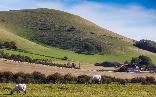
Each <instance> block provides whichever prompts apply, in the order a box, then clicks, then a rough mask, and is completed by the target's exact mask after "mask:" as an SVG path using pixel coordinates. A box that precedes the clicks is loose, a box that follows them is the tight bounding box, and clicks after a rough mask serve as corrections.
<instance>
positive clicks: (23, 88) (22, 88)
mask: <svg viewBox="0 0 156 97" xmlns="http://www.w3.org/2000/svg"><path fill="white" fill-rule="evenodd" d="M15 91H16V92H17V93H20V91H24V93H25V94H26V84H17V85H16V86H15V87H14V88H12V90H11V94H13V93H14V92H15Z"/></svg>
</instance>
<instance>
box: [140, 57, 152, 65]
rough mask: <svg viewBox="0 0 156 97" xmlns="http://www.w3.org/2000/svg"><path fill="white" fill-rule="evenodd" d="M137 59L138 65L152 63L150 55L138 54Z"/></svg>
mask: <svg viewBox="0 0 156 97" xmlns="http://www.w3.org/2000/svg"><path fill="white" fill-rule="evenodd" d="M139 59H140V60H141V61H140V62H139V64H140V65H151V64H152V60H151V58H150V57H147V56H144V55H141V56H139Z"/></svg>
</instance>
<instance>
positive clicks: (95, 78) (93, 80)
mask: <svg viewBox="0 0 156 97" xmlns="http://www.w3.org/2000/svg"><path fill="white" fill-rule="evenodd" d="M89 82H90V83H100V82H101V75H93V76H91V78H90V79H89Z"/></svg>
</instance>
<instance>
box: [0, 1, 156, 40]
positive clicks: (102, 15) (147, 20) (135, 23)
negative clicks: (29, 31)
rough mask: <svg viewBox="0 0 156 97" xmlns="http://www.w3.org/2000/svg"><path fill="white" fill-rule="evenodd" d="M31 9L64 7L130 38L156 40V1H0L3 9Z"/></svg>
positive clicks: (63, 8) (67, 10)
mask: <svg viewBox="0 0 156 97" xmlns="http://www.w3.org/2000/svg"><path fill="white" fill-rule="evenodd" d="M30 8H31V9H33V8H49V9H57V10H63V11H65V12H69V13H72V14H75V15H79V16H81V17H83V18H85V19H87V20H89V21H92V22H93V23H95V24H97V25H99V26H101V27H103V28H105V29H108V30H111V31H113V32H115V33H118V34H120V35H123V36H126V37H129V38H132V39H135V40H140V39H149V40H153V41H156V0H0V11H6V10H14V9H15V10H17V9H30Z"/></svg>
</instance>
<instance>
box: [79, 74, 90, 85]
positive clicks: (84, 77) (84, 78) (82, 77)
mask: <svg viewBox="0 0 156 97" xmlns="http://www.w3.org/2000/svg"><path fill="white" fill-rule="evenodd" d="M89 79H90V77H89V76H87V75H80V76H78V77H77V83H83V84H85V83H88V82H89Z"/></svg>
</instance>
